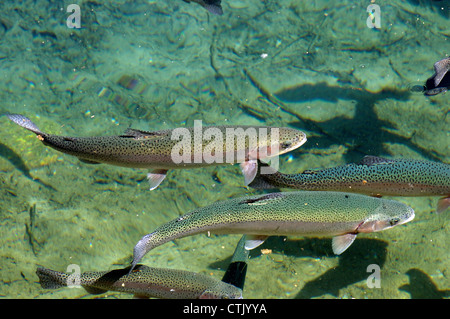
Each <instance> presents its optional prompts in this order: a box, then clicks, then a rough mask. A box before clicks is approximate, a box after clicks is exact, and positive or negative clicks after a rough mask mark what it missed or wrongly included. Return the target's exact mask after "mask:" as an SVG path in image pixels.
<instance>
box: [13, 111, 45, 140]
mask: <svg viewBox="0 0 450 319" xmlns="http://www.w3.org/2000/svg"><path fill="white" fill-rule="evenodd" d="M6 116H7V117H8V118H9V119H10V120H11V121H13V122H14V123H16V124H17V125H20V126H22V127H23V128H26V129H27V130H29V131H31V132H33V133H35V134H36V135H45V134H44V133H43V132H42V131H41V130H40V129H39V128H38V127H37V126H36V124H34V123H33V122H32V121H31V120H30V119H29V118H28V117H26V116H23V115H20V114H6Z"/></svg>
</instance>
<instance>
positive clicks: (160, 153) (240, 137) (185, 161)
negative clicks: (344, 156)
mask: <svg viewBox="0 0 450 319" xmlns="http://www.w3.org/2000/svg"><path fill="white" fill-rule="evenodd" d="M6 116H7V117H8V118H9V119H10V120H11V121H13V122H14V123H16V124H18V125H20V126H22V127H24V128H26V129H27V130H29V131H31V132H33V133H35V134H36V135H37V137H38V139H39V140H40V141H42V143H44V145H47V146H49V147H51V148H54V149H56V150H58V151H60V152H63V153H66V154H70V155H74V156H76V157H78V158H79V159H80V160H81V161H83V162H86V163H90V164H98V163H105V164H111V165H117V166H123V167H135V168H150V169H153V171H152V172H151V173H149V174H148V175H147V177H148V180H149V182H150V189H151V190H153V189H155V188H156V187H158V185H159V184H160V183H161V182H162V181H163V180H164V178H165V177H166V174H167V170H169V169H180V168H195V167H205V166H211V165H222V164H234V163H240V164H241V169H242V171H243V173H244V177H245V180H246V181H251V180H252V179H253V178H254V176H255V175H256V168H257V164H256V159H264V158H266V159H270V158H273V157H276V156H278V155H280V154H284V153H286V152H289V151H292V150H294V149H296V148H298V147H300V146H301V145H302V144H303V143H305V142H306V135H305V133H303V132H301V131H298V130H295V129H291V128H278V127H268V126H256V127H252V126H205V127H204V126H202V125H201V121H199V122H200V125H194V127H191V128H178V129H169V130H162V131H154V132H146V131H140V130H136V129H131V128H129V129H127V130H126V131H125V133H124V134H123V135H118V136H95V137H67V136H57V135H51V134H47V133H44V132H42V131H41V130H40V129H39V128H38V127H37V126H36V124H34V123H33V122H32V121H31V120H30V119H29V118H27V117H25V116H23V115H19V114H6ZM207 137H209V139H208V138H207Z"/></svg>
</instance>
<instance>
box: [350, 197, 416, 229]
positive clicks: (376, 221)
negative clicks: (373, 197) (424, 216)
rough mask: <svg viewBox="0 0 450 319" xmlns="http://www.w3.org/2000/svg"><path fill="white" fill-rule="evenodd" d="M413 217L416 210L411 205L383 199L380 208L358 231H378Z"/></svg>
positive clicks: (400, 223)
mask: <svg viewBox="0 0 450 319" xmlns="http://www.w3.org/2000/svg"><path fill="white" fill-rule="evenodd" d="M413 219H414V210H413V209H412V208H411V207H409V206H407V205H405V204H403V203H400V202H397V201H393V200H382V202H381V204H380V205H379V206H378V208H377V209H375V211H374V212H373V213H372V214H371V215H370V216H369V217H368V218H366V219H365V220H364V221H363V222H362V223H361V224H360V225H359V226H358V228H357V232H359V233H373V232H378V231H382V230H385V229H389V228H392V227H395V226H398V225H402V224H405V223H407V222H409V221H411V220H413Z"/></svg>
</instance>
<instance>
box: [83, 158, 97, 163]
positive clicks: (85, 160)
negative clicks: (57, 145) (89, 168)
mask: <svg viewBox="0 0 450 319" xmlns="http://www.w3.org/2000/svg"><path fill="white" fill-rule="evenodd" d="M78 159H79V160H80V162H83V163H85V164H101V163H100V162H96V161H91V160H87V159H83V158H78Z"/></svg>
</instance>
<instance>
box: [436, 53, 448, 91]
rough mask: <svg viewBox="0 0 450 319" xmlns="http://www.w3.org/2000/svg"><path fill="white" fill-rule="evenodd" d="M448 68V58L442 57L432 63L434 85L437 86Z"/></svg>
mask: <svg viewBox="0 0 450 319" xmlns="http://www.w3.org/2000/svg"><path fill="white" fill-rule="evenodd" d="M449 69H450V60H449V59H448V58H447V59H443V60H440V61H437V62H436V63H435V64H434V71H435V72H436V74H435V75H434V86H436V87H437V86H438V85H439V84H440V83H441V81H442V79H443V78H444V76H445V74H447V72H448V70H449Z"/></svg>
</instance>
